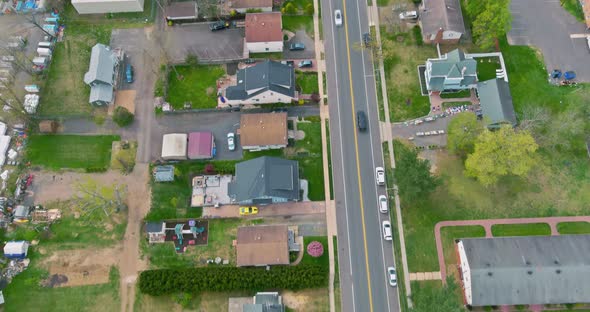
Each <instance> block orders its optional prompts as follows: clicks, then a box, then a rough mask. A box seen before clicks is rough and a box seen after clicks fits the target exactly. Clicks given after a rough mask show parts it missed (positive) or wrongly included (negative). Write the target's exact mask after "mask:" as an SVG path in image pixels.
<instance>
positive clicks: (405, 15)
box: [399, 11, 418, 20]
mask: <svg viewBox="0 0 590 312" xmlns="http://www.w3.org/2000/svg"><path fill="white" fill-rule="evenodd" d="M417 18H418V12H417V11H406V12H402V13H400V14H399V19H401V20H415V19H417Z"/></svg>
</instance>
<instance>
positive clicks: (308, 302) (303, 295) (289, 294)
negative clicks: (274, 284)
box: [282, 288, 330, 311]
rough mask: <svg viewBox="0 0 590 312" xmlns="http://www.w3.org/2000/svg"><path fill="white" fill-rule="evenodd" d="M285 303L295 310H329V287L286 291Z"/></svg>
mask: <svg viewBox="0 0 590 312" xmlns="http://www.w3.org/2000/svg"><path fill="white" fill-rule="evenodd" d="M282 296H283V303H284V304H285V305H286V306H287V307H289V308H291V309H293V310H295V311H329V310H330V308H329V303H328V301H329V298H328V289H326V288H322V289H314V290H304V291H298V292H293V291H285V292H283V294H282Z"/></svg>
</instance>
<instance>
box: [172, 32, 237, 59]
mask: <svg viewBox="0 0 590 312" xmlns="http://www.w3.org/2000/svg"><path fill="white" fill-rule="evenodd" d="M162 37H163V38H162V44H163V46H164V47H165V49H166V52H167V54H168V58H169V61H170V62H172V63H183V62H184V61H185V60H186V57H187V56H188V55H196V56H197V57H198V59H199V60H202V61H216V60H238V59H245V58H247V54H245V53H244V29H243V28H232V29H224V30H219V31H211V30H210V29H209V24H208V23H199V24H194V25H179V26H172V27H166V29H165V32H164V34H163V35H162Z"/></svg>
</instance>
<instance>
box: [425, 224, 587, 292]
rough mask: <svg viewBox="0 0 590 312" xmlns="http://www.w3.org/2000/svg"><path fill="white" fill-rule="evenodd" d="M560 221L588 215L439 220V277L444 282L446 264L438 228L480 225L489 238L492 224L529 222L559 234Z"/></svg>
mask: <svg viewBox="0 0 590 312" xmlns="http://www.w3.org/2000/svg"><path fill="white" fill-rule="evenodd" d="M561 222H588V223H590V216H577V217H547V218H519V219H488V220H460V221H441V222H438V223H437V224H436V225H435V226H434V238H435V240H436V252H437V255H438V265H439V267H440V277H441V279H442V281H443V283H445V282H446V276H447V272H446V264H445V256H444V253H443V247H442V239H441V235H440V229H442V228H443V227H447V226H469V225H480V226H483V228H484V229H485V231H486V237H488V238H491V237H493V236H492V226H493V225H494V224H529V223H546V224H549V226H550V227H551V235H559V232H558V231H557V224H558V223H561Z"/></svg>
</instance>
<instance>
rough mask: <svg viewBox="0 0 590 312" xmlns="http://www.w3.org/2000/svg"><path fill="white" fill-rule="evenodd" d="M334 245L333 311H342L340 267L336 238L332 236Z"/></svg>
mask: <svg viewBox="0 0 590 312" xmlns="http://www.w3.org/2000/svg"><path fill="white" fill-rule="evenodd" d="M332 241H333V245H334V306H335V307H334V310H336V311H338V312H340V311H342V296H341V293H340V266H339V265H338V238H337V237H336V235H334V236H332Z"/></svg>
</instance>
